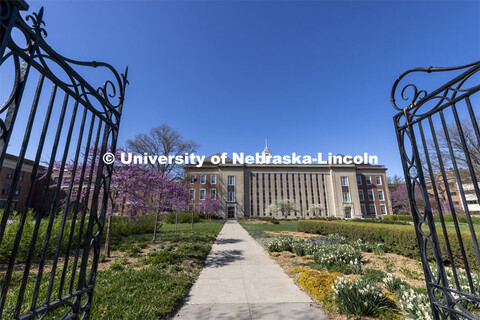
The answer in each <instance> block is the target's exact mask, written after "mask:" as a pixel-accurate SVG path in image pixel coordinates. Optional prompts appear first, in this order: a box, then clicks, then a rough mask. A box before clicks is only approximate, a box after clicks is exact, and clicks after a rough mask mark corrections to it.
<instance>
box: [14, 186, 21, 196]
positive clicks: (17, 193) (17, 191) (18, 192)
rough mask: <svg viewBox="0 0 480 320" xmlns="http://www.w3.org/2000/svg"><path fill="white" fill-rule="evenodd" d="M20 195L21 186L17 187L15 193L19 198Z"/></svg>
mask: <svg viewBox="0 0 480 320" xmlns="http://www.w3.org/2000/svg"><path fill="white" fill-rule="evenodd" d="M19 194H20V186H16V187H15V192H14V193H13V195H15V196H18V195H19Z"/></svg>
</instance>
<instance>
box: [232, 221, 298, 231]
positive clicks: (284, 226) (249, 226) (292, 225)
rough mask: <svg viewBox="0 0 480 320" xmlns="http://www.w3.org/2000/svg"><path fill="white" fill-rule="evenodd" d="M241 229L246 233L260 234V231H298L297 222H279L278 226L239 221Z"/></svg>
mask: <svg viewBox="0 0 480 320" xmlns="http://www.w3.org/2000/svg"><path fill="white" fill-rule="evenodd" d="M239 222H240V224H241V225H242V227H243V228H244V229H245V230H247V231H248V232H261V231H272V232H279V231H298V229H297V224H298V222H297V220H289V221H279V224H270V223H268V224H258V223H251V222H248V221H239Z"/></svg>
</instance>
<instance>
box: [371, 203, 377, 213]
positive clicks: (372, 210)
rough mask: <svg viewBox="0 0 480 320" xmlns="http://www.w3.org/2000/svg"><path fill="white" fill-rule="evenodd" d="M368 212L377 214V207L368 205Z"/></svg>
mask: <svg viewBox="0 0 480 320" xmlns="http://www.w3.org/2000/svg"><path fill="white" fill-rule="evenodd" d="M370 214H371V215H377V209H376V208H375V205H374V204H371V205H370Z"/></svg>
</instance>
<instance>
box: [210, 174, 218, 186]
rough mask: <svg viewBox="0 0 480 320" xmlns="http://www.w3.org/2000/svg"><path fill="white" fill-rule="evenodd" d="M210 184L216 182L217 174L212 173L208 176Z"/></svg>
mask: <svg viewBox="0 0 480 320" xmlns="http://www.w3.org/2000/svg"><path fill="white" fill-rule="evenodd" d="M210 184H217V175H216V174H212V175H211V176H210Z"/></svg>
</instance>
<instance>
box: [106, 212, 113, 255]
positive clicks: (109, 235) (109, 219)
mask: <svg viewBox="0 0 480 320" xmlns="http://www.w3.org/2000/svg"><path fill="white" fill-rule="evenodd" d="M111 239H112V216H111V215H108V216H107V234H106V237H105V248H104V250H105V256H106V257H107V258H110V240H111Z"/></svg>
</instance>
